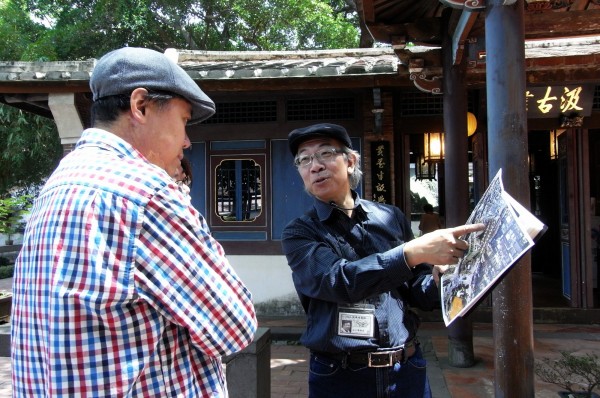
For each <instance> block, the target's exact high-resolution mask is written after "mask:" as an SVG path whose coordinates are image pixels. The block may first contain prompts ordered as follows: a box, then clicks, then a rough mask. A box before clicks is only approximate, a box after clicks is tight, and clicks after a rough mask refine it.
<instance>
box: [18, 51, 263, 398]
mask: <svg viewBox="0 0 600 398" xmlns="http://www.w3.org/2000/svg"><path fill="white" fill-rule="evenodd" d="M90 87H91V90H92V93H93V100H94V103H93V105H92V125H93V126H94V127H92V128H90V129H87V130H85V131H84V132H83V134H82V136H81V138H80V140H79V141H78V142H77V145H76V147H75V149H74V150H73V151H72V152H71V153H69V154H68V155H67V156H65V158H64V159H63V160H62V161H61V163H60V165H59V166H58V168H57V169H56V171H55V172H54V173H53V174H52V176H51V177H50V179H49V180H48V182H47V183H46V185H45V186H44V188H43V190H42V191H41V193H40V196H39V197H38V198H37V200H36V202H35V204H34V207H33V210H32V214H31V218H30V220H29V222H28V225H27V228H26V230H25V234H24V240H23V248H22V251H21V253H20V255H19V257H18V259H17V261H16V264H15V273H14V279H13V314H12V317H11V322H12V325H11V326H12V328H11V332H12V336H11V341H12V347H11V348H12V350H11V351H12V380H13V396H15V397H22V396H27V397H38V396H39V397H48V396H61V397H84V396H99V397H124V396H128V397H190V398H192V397H194V398H196V397H208V396H210V397H226V396H227V387H226V384H225V378H224V370H223V368H222V365H221V359H220V358H221V357H222V356H223V355H228V354H231V353H233V352H236V351H239V350H241V349H243V348H244V347H246V346H247V345H248V344H249V343H250V342H251V341H252V338H253V336H254V332H255V330H256V326H257V322H256V316H255V313H254V307H253V305H252V301H251V299H252V297H251V295H250V292H248V290H247V289H246V287H245V286H244V284H243V283H242V282H241V280H240V279H239V278H238V276H237V275H236V273H235V271H234V270H233V269H232V267H231V265H230V264H229V263H228V261H227V259H226V257H225V254H224V252H223V249H222V247H221V246H220V245H219V243H218V242H217V241H215V240H214V239H213V238H212V237H211V235H210V233H209V231H208V228H207V225H206V222H205V220H204V218H203V217H202V216H201V215H200V214H199V213H198V212H197V211H196V209H194V208H193V207H192V205H191V203H190V199H189V195H188V188H187V186H186V185H185V184H177V181H176V180H175V179H176V178H178V176H181V173H182V170H181V168H182V159H183V150H184V149H185V148H187V147H189V145H190V141H189V139H188V137H187V134H186V130H185V128H186V125H188V124H190V123H197V122H200V121H202V120H204V119H207V118H208V117H210V116H212V115H213V114H214V112H215V106H214V103H213V101H212V100H211V99H210V98H209V97H207V96H206V95H205V94H204V92H202V90H200V88H199V87H198V85H196V83H195V82H194V81H193V80H192V79H191V78H190V77H189V76H188V75H187V73H186V72H185V71H184V70H183V69H181V68H180V67H179V66H178V65H177V64H175V63H174V62H172V61H171V60H170V59H168V58H167V57H166V56H165V55H164V54H162V53H159V52H156V51H153V50H148V49H142V48H122V49H120V50H115V51H113V52H110V53H108V54H106V55H105V56H104V57H102V58H101V59H100V60H99V61H98V63H97V65H96V66H95V68H94V71H93V74H92V77H91V80H90Z"/></svg>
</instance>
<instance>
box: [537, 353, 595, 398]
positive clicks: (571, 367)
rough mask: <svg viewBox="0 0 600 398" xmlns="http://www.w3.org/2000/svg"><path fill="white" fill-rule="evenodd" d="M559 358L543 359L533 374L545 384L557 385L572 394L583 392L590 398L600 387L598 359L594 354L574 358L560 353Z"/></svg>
mask: <svg viewBox="0 0 600 398" xmlns="http://www.w3.org/2000/svg"><path fill="white" fill-rule="evenodd" d="M560 355H561V356H560V358H558V359H550V358H543V359H542V360H540V361H537V363H536V365H535V373H536V374H537V375H538V376H539V378H540V379H541V380H543V381H545V382H546V383H551V384H555V385H558V386H560V387H562V388H564V389H566V390H567V391H569V392H570V393H572V394H577V393H578V392H582V391H583V392H584V393H585V394H586V395H585V397H590V398H591V397H592V392H593V391H594V389H595V388H596V387H597V386H599V385H600V359H599V358H598V355H596V354H595V353H586V354H585V355H583V356H576V355H573V354H571V353H569V352H566V351H561V353H560Z"/></svg>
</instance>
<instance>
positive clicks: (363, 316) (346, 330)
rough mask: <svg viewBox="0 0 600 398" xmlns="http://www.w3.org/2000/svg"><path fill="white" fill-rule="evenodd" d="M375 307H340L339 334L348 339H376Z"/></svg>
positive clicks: (366, 305) (361, 305)
mask: <svg viewBox="0 0 600 398" xmlns="http://www.w3.org/2000/svg"><path fill="white" fill-rule="evenodd" d="M374 331H375V306H374V305H371V304H355V305H351V306H345V307H338V324H337V334H338V335H339V336H348V337H362V338H371V337H375V333H374Z"/></svg>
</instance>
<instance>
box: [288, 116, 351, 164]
mask: <svg viewBox="0 0 600 398" xmlns="http://www.w3.org/2000/svg"><path fill="white" fill-rule="evenodd" d="M315 137H329V138H335V139H336V140H338V141H340V142H341V143H342V144H344V145H345V146H346V147H348V148H350V149H352V141H350V137H349V136H348V132H346V129H345V128H343V127H342V126H340V125H337V124H332V123H319V124H313V125H311V126H307V127H302V128H299V129H296V130H293V131H292V132H291V133H290V134H289V135H288V144H289V145H290V151H291V152H292V155H294V156H296V153H298V147H299V146H300V144H302V143H303V142H305V141H308V140H309V139H311V138H315Z"/></svg>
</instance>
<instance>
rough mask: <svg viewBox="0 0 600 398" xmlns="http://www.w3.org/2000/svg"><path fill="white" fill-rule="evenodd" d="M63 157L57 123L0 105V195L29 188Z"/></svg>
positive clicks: (45, 175) (41, 179) (35, 184)
mask: <svg viewBox="0 0 600 398" xmlns="http://www.w3.org/2000/svg"><path fill="white" fill-rule="evenodd" d="M61 156H62V146H61V144H60V139H59V137H58V131H57V130H56V125H55V124H54V123H53V122H52V121H49V120H48V119H45V118H43V117H40V116H35V115H31V114H28V113H26V112H23V111H21V110H17V109H15V108H12V107H9V106H5V105H0V197H4V196H7V195H8V192H9V190H11V189H12V190H14V189H18V190H20V191H31V190H32V189H34V188H35V187H36V186H37V185H39V184H40V183H41V182H42V181H43V180H44V179H45V178H46V177H47V176H48V175H49V174H50V172H51V171H52V170H54V168H55V167H56V165H57V164H58V161H59V160H60V158H61Z"/></svg>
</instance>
